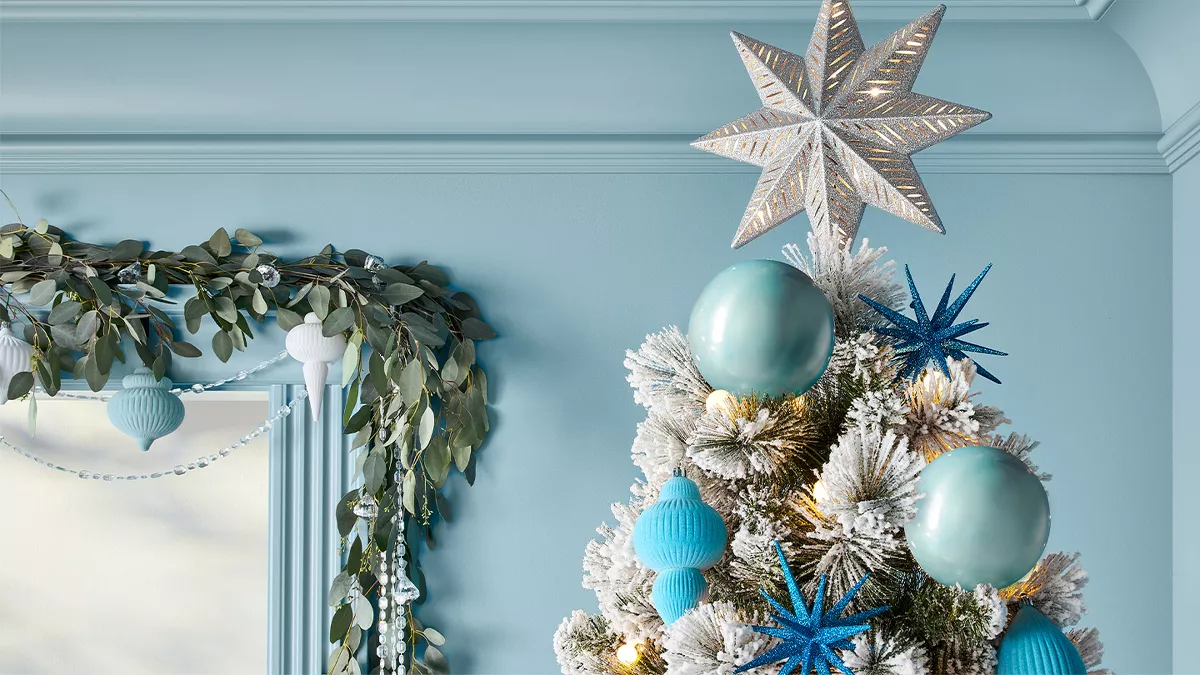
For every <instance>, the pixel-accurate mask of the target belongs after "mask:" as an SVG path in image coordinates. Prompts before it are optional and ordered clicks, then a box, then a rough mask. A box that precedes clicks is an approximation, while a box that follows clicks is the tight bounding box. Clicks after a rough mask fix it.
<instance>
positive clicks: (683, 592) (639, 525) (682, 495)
mask: <svg viewBox="0 0 1200 675" xmlns="http://www.w3.org/2000/svg"><path fill="white" fill-rule="evenodd" d="M725 540H726V534H725V521H723V520H721V514H719V513H717V510H716V509H714V508H713V507H711V506H709V505H708V504H705V503H704V501H703V500H702V499H701V498H700V488H698V487H697V486H696V484H695V483H693V482H692V481H691V480H689V479H687V478H686V477H684V476H682V475H676V476H674V477H673V478H671V479H670V480H668V481H667V482H666V483H664V484H663V486H662V490H661V491H660V492H659V493H658V503H656V504H654V506H651V507H649V508H647V509H646V510H645V511H643V512H642V515H640V516H638V519H637V522H636V523H634V525H633V548H634V551H636V552H637V556H638V559H639V560H641V561H642V564H643V565H645V566H646V567H649V568H650V569H652V570H654V571H655V572H658V577H657V578H655V580H654V589H653V592H652V593H651V600H652V601H653V602H654V608H655V609H657V610H658V614H659V616H661V617H662V620H663V622H664V623H666V624H667V625H668V626H669V625H671V624H672V623H674V622H675V620H676V619H678V618H679V617H681V616H683V614H684V612H686V611H687V610H689V609H691V608H693V607H695V606H696V605H697V604H699V602H700V600H701V599H702V598H703V597H704V594H705V592H706V591H707V590H708V582H706V581H705V580H704V575H703V574H701V571H702V570H706V569H708V568H710V567H712V566H713V565H716V564H717V562H718V561H720V560H721V556H722V555H723V554H724V553H725Z"/></svg>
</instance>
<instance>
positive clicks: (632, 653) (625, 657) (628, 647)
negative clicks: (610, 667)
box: [617, 642, 639, 666]
mask: <svg viewBox="0 0 1200 675" xmlns="http://www.w3.org/2000/svg"><path fill="white" fill-rule="evenodd" d="M638 656H639V654H638V650H637V645H634V644H630V643H628V642H626V643H625V644H623V645H621V646H620V647H617V660H618V661H620V662H621V663H623V664H624V665H627V666H632V665H633V664H635V663H637V660H638Z"/></svg>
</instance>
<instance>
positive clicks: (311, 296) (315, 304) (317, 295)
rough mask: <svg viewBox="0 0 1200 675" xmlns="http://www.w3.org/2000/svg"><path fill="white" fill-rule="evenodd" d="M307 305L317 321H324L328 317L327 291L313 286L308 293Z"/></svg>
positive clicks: (322, 287) (324, 288)
mask: <svg viewBox="0 0 1200 675" xmlns="http://www.w3.org/2000/svg"><path fill="white" fill-rule="evenodd" d="M308 305H309V306H310V307H312V311H313V312H314V313H315V314H316V315H317V318H318V319H321V320H322V321H324V320H325V317H326V316H329V289H328V288H326V287H324V286H313V287H312V290H310V291H309V292H308Z"/></svg>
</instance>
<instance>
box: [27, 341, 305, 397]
mask: <svg viewBox="0 0 1200 675" xmlns="http://www.w3.org/2000/svg"><path fill="white" fill-rule="evenodd" d="M286 358H288V353H287V352H286V351H282V352H279V353H278V354H276V355H275V356H272V357H271V358H269V359H267V360H266V361H263V362H262V363H260V364H258V365H257V366H254V367H253V368H250V369H249V370H239V371H238V372H237V374H236V375H231V376H229V377H226V378H222V379H220V380H217V381H215V382H209V383H208V384H201V383H199V382H197V383H196V384H193V385H192V386H190V387H187V388H186V389H185V388H182V387H175V388H174V389H172V390H171V393H172V394H175V395H176V396H182V395H183V394H203V393H205V392H207V391H208V390H210V389H217V388H219V387H224V386H225V385H227V384H229V383H230V382H241V381H242V380H244V379H246V378H247V377H250V376H251V375H253V374H255V373H257V372H259V371H261V370H265V369H267V368H269V367H271V366H273V365H275V364H276V363H279V362H280V361H282V360H284V359H286ZM38 391H42V392H44V391H45V390H43V389H42V388H41V387H39V388H38ZM51 398H67V399H74V400H79V401H100V402H102V403H103V402H107V401H108V400H109V399H110V398H112V396H94V395H90V394H75V393H71V392H68V391H60V392H58V393H57V394H55V395H54V396H52V397H51Z"/></svg>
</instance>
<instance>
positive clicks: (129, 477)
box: [0, 391, 308, 481]
mask: <svg viewBox="0 0 1200 675" xmlns="http://www.w3.org/2000/svg"><path fill="white" fill-rule="evenodd" d="M307 397H308V394H307V393H305V392H304V391H301V392H300V393H298V394H296V398H294V399H292V400H291V401H290V402H288V404H287V405H285V406H282V407H280V408H279V410H277V411H275V414H274V415H273V416H271V417H270V418H268V419H267V420H264V421H263V423H262V424H260V425H258V427H257V428H255V429H254V430H253V431H251V432H250V433H248V434H246V435H245V436H242V437H241V438H239V439H238V440H236V441H234V442H233V443H231V444H230V445H227V446H225V447H224V448H221V449H220V450H218V451H217V452H216V453H214V454H211V455H207V456H204V457H198V458H196V460H195V461H192V462H188V463H187V464H176V465H175V467H174V468H173V469H169V470H166V471H156V472H154V473H141V474H132V473H131V474H123V475H118V474H111V473H100V472H98V471H89V470H87V469H71V468H68V467H65V466H62V465H60V464H56V463H54V462H51V461H50V460H48V459H45V458H44V457H41V456H39V455H36V454H34V453H32V452H29V451H28V450H25V449H24V448H21V447H19V446H17V445H13V444H12V443H10V442H9V441H8V439H7V438H5V437H4V436H0V445H3V446H4V447H6V448H8V449H9V450H12V451H13V452H15V453H17V454H18V455H21V456H22V457H25V458H27V459H30V460H32V461H33V462H35V463H36V464H38V465H40V466H44V467H46V468H47V469H53V470H55V471H61V472H63V473H69V474H74V475H76V476H78V477H80V478H83V479H90V480H105V481H135V480H150V479H154V478H163V477H166V476H182V475H184V474H186V473H188V472H190V471H195V470H196V469H203V468H204V467H206V466H209V465H210V464H212V463H213V462H215V461H217V460H219V459H221V458H222V457H226V456H228V455H229V454H230V453H231V452H233V451H234V450H237V449H238V448H240V447H242V446H245V445H248V444H249V443H250V442H251V441H253V440H254V439H256V438H258V437H259V436H261V435H263V434H264V433H266V432H268V431H270V430H271V428H272V427H274V426H275V425H276V424H278V423H279V420H281V419H283V418H284V417H287V416H288V415H290V414H292V412H294V411H295V410H296V407H297V406H299V405H301V404H302V403H304V399H305V398H307Z"/></svg>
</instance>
